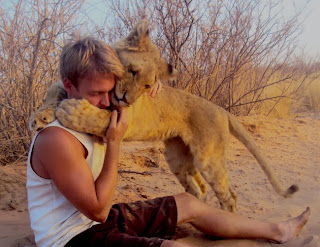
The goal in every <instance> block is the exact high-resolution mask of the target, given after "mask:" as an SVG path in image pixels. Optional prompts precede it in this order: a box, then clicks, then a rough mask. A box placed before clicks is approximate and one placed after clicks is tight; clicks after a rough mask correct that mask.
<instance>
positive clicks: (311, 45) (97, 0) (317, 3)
mask: <svg viewBox="0 0 320 247" xmlns="http://www.w3.org/2000/svg"><path fill="white" fill-rule="evenodd" d="M104 1H106V0H88V1H87V2H86V3H85V6H86V7H85V8H86V9H87V10H88V11H89V12H91V14H92V16H94V17H95V19H99V17H100V18H101V17H102V15H103V14H104V9H105V4H103V2H104ZM306 3H308V5H307V9H306V10H305V12H304V14H305V16H306V19H305V21H304V24H303V26H302V33H301V35H300V36H299V43H298V44H299V47H301V48H303V50H304V52H305V54H306V55H308V56H309V57H316V56H318V58H320V0H284V6H283V11H284V15H286V13H288V15H290V14H294V11H295V10H294V9H295V8H296V9H299V8H301V6H303V5H305V4H306ZM102 18H104V17H102ZM297 52H299V51H297Z"/></svg>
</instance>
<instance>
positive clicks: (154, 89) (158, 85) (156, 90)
mask: <svg viewBox="0 0 320 247" xmlns="http://www.w3.org/2000/svg"><path fill="white" fill-rule="evenodd" d="M161 88H162V83H161V81H160V80H157V81H156V83H155V84H154V85H153V86H152V88H151V89H150V96H151V97H152V98H153V97H154V96H156V94H158V93H159V92H160V90H161Z"/></svg>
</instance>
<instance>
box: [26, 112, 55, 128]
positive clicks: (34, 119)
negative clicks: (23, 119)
mask: <svg viewBox="0 0 320 247" xmlns="http://www.w3.org/2000/svg"><path fill="white" fill-rule="evenodd" d="M55 119H56V117H55V115H54V108H47V107H40V108H39V109H38V110H37V111H36V112H35V113H34V114H32V115H31V117H30V120H29V129H30V130H31V131H39V130H41V129H43V128H44V127H45V126H46V125H47V124H49V123H51V122H53V121H54V120H55Z"/></svg>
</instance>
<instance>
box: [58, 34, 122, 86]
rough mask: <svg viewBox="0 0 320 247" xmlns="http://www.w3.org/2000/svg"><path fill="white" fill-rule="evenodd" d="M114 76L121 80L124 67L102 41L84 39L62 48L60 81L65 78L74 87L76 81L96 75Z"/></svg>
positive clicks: (89, 38) (76, 83) (114, 53)
mask: <svg viewBox="0 0 320 247" xmlns="http://www.w3.org/2000/svg"><path fill="white" fill-rule="evenodd" d="M110 73H112V74H114V75H115V76H116V78H118V79H119V78H122V76H123V74H124V67H123V65H122V63H121V62H120V60H119V58H118V56H117V54H116V52H115V51H114V50H113V49H112V48H111V47H110V46H108V45H107V44H106V43H104V42H103V41H100V40H97V39H94V38H92V37H86V38H82V39H78V40H76V41H71V42H69V43H67V44H66V45H65V46H64V47H63V48H62V52H61V56H60V76H61V80H62V81H63V79H65V78H67V79H69V80H70V81H71V82H72V83H73V84H74V85H75V86H77V85H78V80H79V79H83V78H94V77H96V76H97V75H99V76H101V75H102V76H105V75H108V74H110Z"/></svg>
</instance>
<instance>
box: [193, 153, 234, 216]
mask: <svg viewBox="0 0 320 247" xmlns="http://www.w3.org/2000/svg"><path fill="white" fill-rule="evenodd" d="M197 167H198V169H199V170H200V172H201V175H202V176H203V178H204V179H205V180H206V181H207V182H208V183H209V185H210V186H211V188H212V190H213V191H214V192H215V194H216V196H217V198H218V200H219V202H220V206H221V208H222V209H224V210H227V211H230V212H235V211H236V205H237V194H236V192H235V191H234V190H233V189H232V188H231V187H230V184H229V180H228V174H227V170H226V167H225V158H224V155H221V156H219V155H218V152H216V151H215V156H214V157H210V158H209V159H206V160H203V161H202V162H197Z"/></svg>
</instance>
